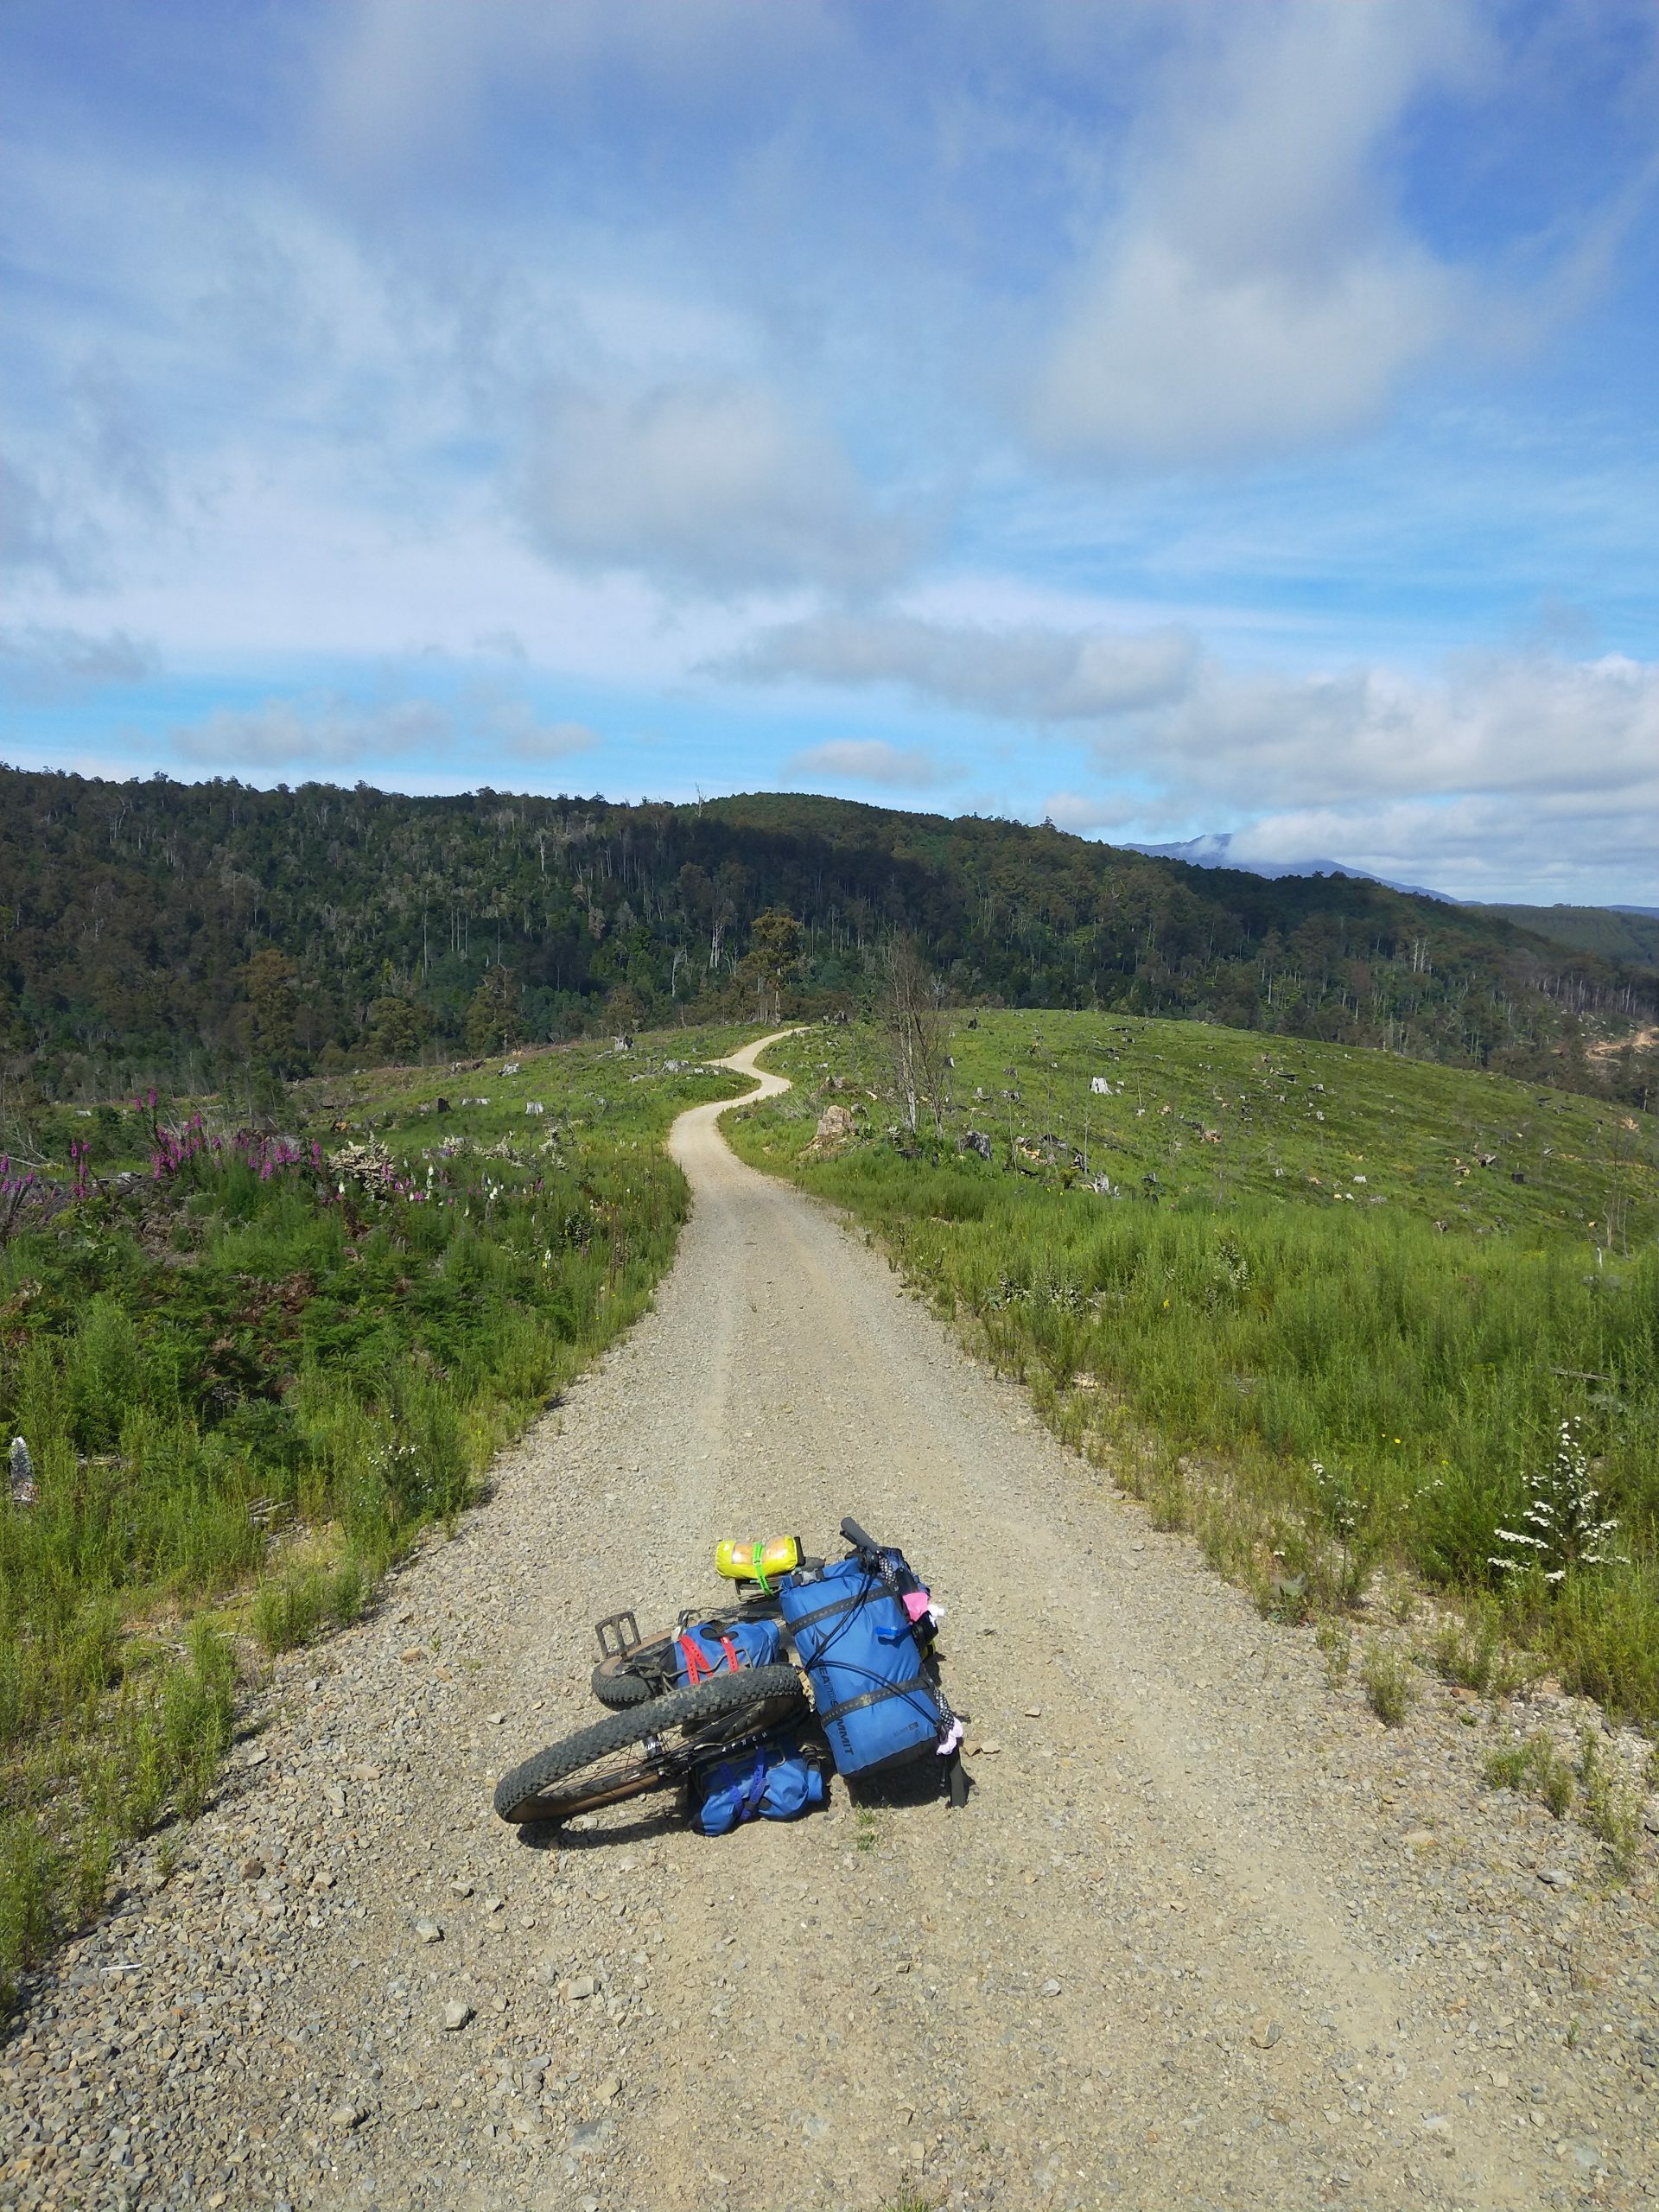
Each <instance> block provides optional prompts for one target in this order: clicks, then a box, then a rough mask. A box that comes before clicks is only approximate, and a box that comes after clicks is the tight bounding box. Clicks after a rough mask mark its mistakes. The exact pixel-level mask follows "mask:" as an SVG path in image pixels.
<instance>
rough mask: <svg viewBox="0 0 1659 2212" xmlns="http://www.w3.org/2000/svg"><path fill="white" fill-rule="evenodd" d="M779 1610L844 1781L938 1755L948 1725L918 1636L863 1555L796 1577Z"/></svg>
mask: <svg viewBox="0 0 1659 2212" xmlns="http://www.w3.org/2000/svg"><path fill="white" fill-rule="evenodd" d="M912 1580H914V1578H913V1577H912ZM778 1603H779V1608H780V1609H781V1611H782V1612H783V1616H784V1619H785V1622H786V1623H787V1624H788V1627H789V1633H790V1637H791V1641H792V1642H793V1643H794V1646H795V1649H796V1653H797V1655H798V1657H799V1659H800V1662H801V1664H802V1666H804V1668H805V1669H806V1673H807V1679H808V1680H809V1681H810V1683H811V1685H812V1703H813V1707H814V1711H815V1713H816V1715H817V1723H818V1726H819V1727H820V1728H822V1729H823V1732H824V1735H825V1737H826V1738H828V1740H829V1751H830V1756H831V1757H832V1758H834V1760H835V1762H836V1772H837V1773H838V1774H868V1773H870V1772H871V1771H872V1770H874V1769H876V1768H878V1767H887V1766H898V1765H901V1764H903V1763H904V1762H905V1761H906V1760H907V1759H912V1758H918V1756H919V1755H920V1754H921V1753H922V1752H923V1751H933V1750H936V1749H937V1748H938V1742H939V1738H940V1736H941V1734H942V1733H943V1730H944V1720H943V1716H942V1714H941V1713H940V1710H939V1705H938V1699H937V1698H936V1697H935V1695H934V1694H933V1686H932V1683H931V1681H930V1679H929V1677H928V1676H927V1675H926V1674H925V1672H924V1671H923V1667H922V1654H921V1649H920V1647H919V1645H918V1643H917V1641H916V1635H915V1630H913V1629H912V1626H911V1622H910V1617H909V1615H908V1614H907V1613H906V1611H905V1608H904V1606H903V1605H901V1604H900V1602H899V1599H897V1598H896V1597H895V1596H894V1595H893V1592H892V1591H891V1590H890V1589H889V1588H888V1587H887V1584H886V1583H885V1582H884V1581H882V1580H881V1579H880V1576H879V1575H874V1574H871V1573H869V1572H868V1569H867V1568H866V1567H864V1566H863V1565H862V1563H861V1561H860V1560H859V1559H858V1558H857V1557H856V1556H855V1557H853V1558H852V1559H844V1560H838V1561H837V1562H836V1565H835V1566H833V1567H825V1568H824V1569H823V1573H821V1574H819V1575H817V1576H816V1577H815V1578H814V1580H811V1581H810V1582H803V1581H801V1580H798V1578H797V1577H796V1576H794V1575H791V1576H790V1578H789V1579H788V1580H787V1581H785V1582H784V1583H782V1584H781V1585H780V1586H779V1592H778Z"/></svg>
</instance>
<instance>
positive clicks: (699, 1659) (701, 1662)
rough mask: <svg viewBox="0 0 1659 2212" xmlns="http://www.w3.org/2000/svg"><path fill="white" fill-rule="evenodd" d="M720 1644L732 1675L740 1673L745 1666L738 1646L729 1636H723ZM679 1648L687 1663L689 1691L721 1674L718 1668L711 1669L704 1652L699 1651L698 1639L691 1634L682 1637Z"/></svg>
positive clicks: (686, 1679)
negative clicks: (711, 1677)
mask: <svg viewBox="0 0 1659 2212" xmlns="http://www.w3.org/2000/svg"><path fill="white" fill-rule="evenodd" d="M720 1644H721V1650H722V1651H724V1653H725V1654H726V1664H727V1666H728V1668H729V1669H731V1671H732V1673H733V1674H734V1675H735V1674H736V1673H738V1672H739V1670H740V1669H741V1667H742V1664H743V1661H742V1659H741V1656H740V1655H739V1652H738V1649H737V1646H736V1645H735V1644H734V1643H733V1642H732V1639H731V1637H729V1636H722V1637H721V1639H720ZM679 1646H680V1651H681V1655H682V1656H683V1658H684V1661H685V1681H686V1687H687V1688H688V1689H695V1688H696V1685H697V1684H698V1683H699V1682H701V1681H705V1680H707V1679H708V1678H709V1676H711V1675H717V1674H719V1672H720V1669H719V1668H718V1667H711V1666H710V1665H709V1662H708V1661H707V1660H706V1659H705V1658H704V1657H703V1656H702V1651H701V1650H700V1649H698V1646H697V1641H696V1637H694V1636H692V1635H690V1632H688V1633H687V1634H686V1635H684V1636H683V1637H680V1639H679Z"/></svg>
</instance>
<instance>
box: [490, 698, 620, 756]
mask: <svg viewBox="0 0 1659 2212" xmlns="http://www.w3.org/2000/svg"><path fill="white" fill-rule="evenodd" d="M484 727H485V733H486V735H487V736H489V737H490V738H491V739H493V741H495V742H496V743H498V744H500V745H504V746H505V747H506V748H507V750H508V752H510V753H512V754H514V755H515V757H516V758H517V759H518V760H564V759H565V758H566V757H567V756H568V755H569V754H570V753H591V752H592V751H593V749H594V747H595V746H596V745H597V744H598V743H599V735H598V733H597V732H596V731H594V730H592V729H590V728H588V725H587V723H586V722H572V721H554V722H548V721H543V720H542V719H541V717H540V716H539V715H537V712H536V710H535V709H534V708H533V707H532V706H531V704H530V702H529V701H528V700H526V699H505V700H503V701H501V702H500V703H499V705H498V706H496V707H494V708H493V709H492V710H491V711H490V712H489V713H488V714H487V715H486V717H485V724H484Z"/></svg>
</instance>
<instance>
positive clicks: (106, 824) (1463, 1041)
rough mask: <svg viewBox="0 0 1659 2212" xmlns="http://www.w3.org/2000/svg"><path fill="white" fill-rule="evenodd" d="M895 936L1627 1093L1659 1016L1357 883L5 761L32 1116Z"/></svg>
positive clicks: (1103, 995) (718, 990) (1006, 835)
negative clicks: (55, 1099)
mask: <svg viewBox="0 0 1659 2212" xmlns="http://www.w3.org/2000/svg"><path fill="white" fill-rule="evenodd" d="M780 914H787V915H788V916H792V917H793V918H794V920H795V922H796V923H798V925H799V926H798V931H797V930H794V929H792V928H791V926H790V925H789V924H788V923H787V922H785V921H782V920H780V919H779V916H780ZM763 916H764V917H768V919H767V920H766V922H765V923H764V924H763V925H762V926H761V927H760V929H759V930H758V931H757V929H756V926H755V925H756V923H757V921H758V920H760V918H761V917H763ZM895 931H909V932H912V933H913V934H914V935H915V936H916V937H917V938H918V940H919V941H920V943H921V944H922V947H923V949H924V950H925V956H926V957H927V959H928V960H929V962H930V963H931V965H932V966H933V967H934V969H936V970H937V971H938V974H939V976H941V977H942V978H943V980H944V983H945V985H946V987H947V988H948V989H949V990H950V993H951V994H952V995H954V996H955V997H957V999H959V1000H962V1001H969V1000H979V1001H1001V1002H1002V1003H1005V1004H1007V1005H1011V1006H1064V1007H1077V1006H1088V1005H1091V1004H1096V1003H1098V1004H1102V1005H1110V1006H1117V1007H1124V1008H1126V1009H1132V1010H1136V1011H1140V1012H1143V1013H1148V1014H1151V1013H1160V1014H1187V1015H1192V1016H1195V1017H1199V1018H1207V1019H1211V1020H1217V1021H1222V1022H1225V1023H1228V1024H1230V1025H1233V1026H1236V1027H1259V1028H1262V1029H1268V1030H1276V1031H1283V1032H1288V1033H1297V1034H1305V1035H1317V1036H1319V1037H1323V1038H1327V1039H1344V1040H1348V1041H1352V1042H1357V1043H1364V1044H1379V1045H1389V1046H1394V1047H1395V1048H1396V1049H1398V1050H1402V1051H1405V1052H1410V1053H1414V1054H1416V1055H1419V1056H1421V1057H1423V1058H1436V1059H1444V1060H1450V1061H1460V1062H1467V1063H1474V1064H1478V1065H1492V1066H1497V1067H1502V1068H1505V1069H1507V1070H1509V1071H1511V1072H1515V1073H1517V1074H1524V1075H1528V1076H1529V1077H1537V1078H1540V1079H1544V1078H1549V1079H1554V1080H1556V1081H1565V1082H1567V1083H1570V1084H1573V1086H1574V1087H1586V1086H1595V1085H1599V1084H1608V1085H1611V1087H1613V1088H1615V1089H1616V1090H1618V1091H1619V1092H1620V1093H1621V1094H1622V1095H1626V1096H1631V1097H1633V1098H1637V1097H1640V1096H1642V1093H1643V1084H1644V1083H1645V1082H1646V1081H1647V1079H1648V1077H1649V1076H1650V1074H1651V1063H1650V1062H1649V1063H1648V1064H1647V1065H1646V1067H1645V1069H1644V1067H1643V1065H1642V1064H1641V1063H1639V1062H1633V1061H1632V1060H1631V1059H1630V1056H1629V1054H1628V1053H1626V1054H1624V1056H1623V1058H1621V1056H1620V1054H1619V1052H1618V1050H1617V1049H1609V1046H1610V1044H1611V1045H1616V1041H1617V1039H1619V1038H1620V1037H1621V1036H1623V1035H1625V1034H1627V1033H1629V1032H1630V1030H1631V1029H1632V1028H1633V1027H1634V1026H1636V1025H1637V1024H1640V1023H1650V1022H1651V1021H1652V1020H1653V1019H1654V1014H1655V1006H1654V993H1655V984H1654V979H1653V977H1652V976H1650V975H1645V976H1644V975H1643V974H1641V973H1640V972H1639V971H1638V970H1635V969H1629V968H1625V967H1622V966H1620V965H1619V964H1618V963H1617V962H1615V961H1612V960H1610V959H1608V958H1605V957H1599V956H1597V955H1594V954H1590V953H1575V952H1573V951H1572V950H1568V949H1567V948H1565V947H1563V946H1561V945H1560V944H1550V943H1548V942H1547V941H1546V940H1544V939H1543V938H1538V937H1535V936H1532V935H1530V934H1529V933H1528V932H1527V931H1524V930H1522V929H1518V928H1516V927H1515V926H1514V925H1511V924H1510V923H1508V922H1505V921H1504V920H1503V919H1502V918H1499V917H1497V916H1494V915H1492V914H1490V913H1484V912H1479V911H1478V910H1471V909H1465V908H1459V907H1455V906H1446V905H1444V904H1441V903H1440V902H1437V901H1431V900H1427V899H1414V898H1410V897H1408V896H1405V895H1402V894H1401V893H1395V892H1392V891H1389V890H1388V889H1386V888H1384V887H1382V886H1380V885H1377V884H1374V883H1370V882H1365V881H1361V880H1357V879H1354V878H1351V877H1323V876H1320V877H1312V878H1308V877H1285V878H1281V879H1280V880H1277V881H1269V880H1266V879H1264V878H1262V877H1259V876H1255V875H1250V874H1241V873H1236V872H1233V871H1230V870H1219V869H1210V868H1189V867H1186V866H1185V865H1183V864H1181V863H1179V862H1173V861H1159V860H1153V859H1148V858H1146V857H1143V856H1142V855H1140V854H1136V853H1128V852H1123V851H1120V850H1116V849H1112V848H1110V847H1107V846H1103V845H1099V844H1096V843H1092V842H1089V841H1087V840H1085V839H1083V838H1080V837H1073V836H1066V835H1065V834H1063V833H1062V832H1060V831H1058V830H1056V829H1051V828H1048V827H1046V826H1045V827H1042V828H1038V829H1033V828H1029V827H1027V826H1025V825H1023V824H1020V823H1011V822H1001V821H995V820H985V819H980V818H963V819H961V820H954V821H953V820H949V819H946V818H945V817H942V816H938V815H918V814H900V813H894V812H890V811H887V810H883V809H880V808H876V807H869V806H860V805H855V804H850V803H849V802H847V801H843V800H839V799H829V798H801V797H790V796H785V795H781V794H772V793H763V794H760V795H758V796H753V797H748V798H730V799H721V800H717V801H713V802H709V803H708V804H699V805H692V806H671V805H654V804H642V805H639V806H626V805H619V804H611V803H609V802H607V801H606V800H603V799H599V798H593V799H582V798H516V797H512V796H510V795H508V794H506V793H504V792H499V791H477V792H473V793H468V794H465V795H463V796H461V797H457V798H401V797H398V796H396V795H393V794H391V793H386V792H382V791H372V790H370V789H368V788H367V787H366V786H365V785H359V786H358V787H357V788H356V789H355V790H352V791H344V790H337V789H334V788H333V787H331V786H328V785H302V786H301V787H300V788H298V789H297V790H284V789H278V790H277V791H256V790H251V789H248V788H245V787H244V786H242V785H238V784H236V783H234V782H231V783H221V782H215V783H211V784H203V785H181V784H175V783H170V782H168V781H166V780H165V779H162V778H160V777H156V778H154V779H150V780H149V781H134V782H130V783H109V782H99V781H89V780H86V779H82V778H79V777H76V776H68V775H60V774H37V773H33V772H20V771H16V770H11V769H0V1043H3V1048H4V1052H5V1056H6V1057H5V1061H4V1069H5V1072H6V1075H7V1077H8V1080H9V1081H10V1084H12V1085H13V1086H14V1089H13V1096H14V1097H16V1096H19V1094H20V1090H21V1092H22V1095H24V1096H27V1095H29V1094H32V1095H34V1096H36V1097H50V1096H60V1097H61V1096H72V1095H73V1096H88V1095H90V1094H92V1093H94V1092H99V1093H102V1092H109V1091H115V1090H121V1089H124V1088H126V1087H128V1086H130V1084H132V1083H133V1082H135V1081H137V1080H138V1079H140V1078H141V1077H159V1078H162V1079H166V1080H171V1081H175V1082H180V1083H184V1084H188V1085H189V1086H191V1087H193V1088H195V1087H202V1086H206V1085H207V1084H210V1083H212V1082H214V1081H216V1080H219V1079H220V1078H221V1077H224V1076H225V1075H226V1073H227V1072H228V1071H229V1070H231V1069H232V1068H233V1067H246V1066H248V1065H261V1066H264V1067H267V1068H270V1069H272V1070H274V1071H276V1072H277V1073H281V1074H294V1073H298V1072H302V1071H305V1070H308V1069H315V1068H328V1067H335V1066H340V1065H345V1064H346V1063H349V1062H352V1061H360V1060H363V1059H365V1058H417V1057H421V1056H423V1055H425V1056H430V1055H433V1054H437V1053H442V1054H445V1055H448V1054H451V1053H454V1052H457V1051H461V1050H464V1049H467V1048H469V1047H470V1048H471V1049H474V1050H479V1051H481V1050H485V1049H493V1048H494V1047H495V1046H498V1045H501V1044H505V1043H507V1042H511V1041H512V1040H514V1039H524V1040H526V1041H528V1040H533V1039H546V1038H550V1037H554V1038H556V1037H560V1036H563V1035H569V1034H571V1033H575V1032H576V1031H578V1030H581V1029H583V1028H593V1027H598V1026H601V1025H609V1026H611V1027H632V1026H633V1025H634V1024H636V1023H639V1022H643V1021H645V1020H663V1019H664V1017H666V1018H668V1019H673V1018H674V1016H675V1014H676V1012H677V1009H681V1008H683V1009H685V1010H686V1011H687V1013H688V1014H690V1013H696V1014H713V1013H715V1012H717V1011H721V1010H728V1009H729V1010H730V1011H733V1012H739V1011H741V1012H744V1013H755V1012H768V1011H770V1010H771V1008H772V1006H775V1005H776V1004H778V1003H779V1002H781V1003H782V1004H783V1005H784V1006H785V1008H786V1009H787V1008H798V1009H800V1010H803V1011H813V1010H820V1009H829V1008H830V1007H834V1006H836V1004H838V1003H839V1004H843V1005H847V1006H849V1007H850V1006H852V1005H854V1004H855V1003H857V1002H859V1001H862V1000H864V999H866V998H868V995H869V993H870V990H871V988H872V971H873V965H874V955H875V952H876V950H877V949H878V948H879V946H880V944H882V943H883V942H884V940H886V939H887V938H888V937H890V936H891V935H892V934H893V933H894V932H895Z"/></svg>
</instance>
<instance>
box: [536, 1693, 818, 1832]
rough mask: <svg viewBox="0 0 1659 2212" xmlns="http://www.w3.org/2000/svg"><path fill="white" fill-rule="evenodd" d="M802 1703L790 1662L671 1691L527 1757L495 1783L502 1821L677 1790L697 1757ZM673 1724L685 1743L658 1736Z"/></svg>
mask: <svg viewBox="0 0 1659 2212" xmlns="http://www.w3.org/2000/svg"><path fill="white" fill-rule="evenodd" d="M804 1701H805V1693H804V1689H803V1688H802V1684H801V1677H800V1676H799V1675H798V1674H797V1673H796V1671H795V1669H793V1668H792V1667H746V1668H743V1669H741V1670H740V1671H739V1672H738V1673H737V1674H735V1675H715V1677H714V1679H713V1680H712V1681H707V1682H699V1683H698V1684H697V1685H696V1688H695V1689H683V1690H671V1691H670V1692H669V1694H668V1695H667V1696H666V1697H657V1698H650V1699H648V1700H646V1702H645V1704H644V1705H643V1706H635V1707H632V1708H630V1709H629V1710H628V1711H626V1712H624V1713H612V1714H610V1715H609V1717H608V1718H607V1719H604V1720H598V1721H595V1722H594V1725H593V1726H592V1727H591V1728H582V1729H580V1730H578V1732H576V1734H575V1735H574V1736H567V1737H566V1738H565V1739H564V1741H563V1743H562V1744H550V1745H549V1746H548V1748H547V1749H546V1750H545V1751H537V1753H536V1755H535V1757H534V1758H528V1759H525V1760H524V1761H523V1762H522V1763H521V1764H519V1765H518V1766H516V1767H514V1768H513V1769H512V1771H511V1772H510V1773H507V1774H504V1775H503V1776H502V1777H501V1779H500V1781H499V1782H498V1783H496V1785H495V1809H496V1811H497V1812H498V1813H499V1815H501V1818H502V1819H503V1820H504V1821H515V1822H517V1821H565V1820H569V1818H570V1816H571V1815H572V1814H574V1813H583V1812H589V1811H592V1810H594V1809H595V1808H598V1807H600V1806H601V1805H614V1804H618V1803H620V1802H621V1801H622V1800H623V1799H624V1798H627V1797H643V1796H647V1795H649V1793H650V1792H651V1791H652V1790H653V1789H674V1788H676V1787H677V1785H678V1784H679V1783H680V1782H681V1781H683V1778H684V1777H685V1775H686V1773H687V1772H688V1771H689V1770H690V1766H691V1764H692V1763H693V1760H694V1758H696V1757H698V1756H701V1755H702V1753H704V1752H706V1751H711V1750H714V1749H716V1748H718V1746H719V1745H721V1744H723V1743H728V1742H730V1741H732V1740H733V1739H734V1738H736V1737H739V1736H742V1735H745V1734H749V1733H759V1732H762V1731H763V1730H765V1729H766V1728H769V1727H774V1726H777V1725H778V1724H779V1722H780V1721H782V1720H785V1719H788V1718H789V1717H790V1715H791V1713H793V1712H794V1711H795V1710H796V1709H797V1707H799V1706H801V1705H802V1704H804ZM671 1729H680V1730H683V1732H685V1737H686V1741H685V1743H684V1745H682V1746H679V1747H670V1746H667V1745H659V1744H658V1742H657V1740H656V1739H657V1738H659V1737H662V1736H664V1735H666V1734H667V1733H668V1732H670V1730H671Z"/></svg>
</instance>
